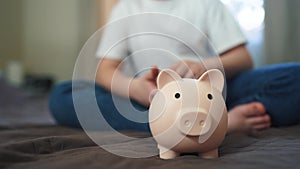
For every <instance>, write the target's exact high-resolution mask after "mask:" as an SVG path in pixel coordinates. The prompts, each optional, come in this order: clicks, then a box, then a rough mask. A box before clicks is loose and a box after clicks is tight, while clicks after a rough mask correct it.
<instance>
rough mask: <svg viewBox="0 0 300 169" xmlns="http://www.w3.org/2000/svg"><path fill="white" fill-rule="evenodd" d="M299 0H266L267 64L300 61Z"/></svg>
mask: <svg viewBox="0 0 300 169" xmlns="http://www.w3.org/2000/svg"><path fill="white" fill-rule="evenodd" d="M299 6H300V1H299V0H285V1H282V0H265V8H266V20H265V24H266V26H265V53H266V57H265V60H264V62H265V64H273V63H279V62H290V61H298V62H299V61H300V48H299V44H300V31H299V30H300V18H299V16H300V11H299V10H298V8H299Z"/></svg>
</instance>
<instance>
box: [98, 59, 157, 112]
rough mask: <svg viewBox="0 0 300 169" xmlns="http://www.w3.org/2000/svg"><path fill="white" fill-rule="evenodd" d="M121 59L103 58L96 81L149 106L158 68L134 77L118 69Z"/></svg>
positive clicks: (115, 92)
mask: <svg viewBox="0 0 300 169" xmlns="http://www.w3.org/2000/svg"><path fill="white" fill-rule="evenodd" d="M120 64H121V61H119V60H113V59H106V58H104V59H102V60H100V64H99V67H98V70H97V76H96V82H97V83H98V84H100V85H101V86H102V87H104V88H105V89H107V90H109V91H111V92H112V93H114V94H117V95H120V96H123V97H127V98H128V97H129V98H131V99H134V100H136V101H137V102H139V103H140V104H142V105H144V106H149V105H150V101H149V97H150V95H151V92H152V91H153V90H155V89H156V83H155V80H156V77H157V75H158V69H157V68H153V69H152V70H151V71H149V72H148V73H146V74H145V75H144V76H143V77H139V78H132V77H127V76H125V75H124V74H123V73H122V72H120V71H119V70H118V67H119V65H120Z"/></svg>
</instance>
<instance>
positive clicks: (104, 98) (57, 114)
mask: <svg viewBox="0 0 300 169" xmlns="http://www.w3.org/2000/svg"><path fill="white" fill-rule="evenodd" d="M72 83H73V91H72ZM94 94H95V96H96V103H97V105H96V106H99V110H100V111H98V110H95V109H90V107H91V105H90V104H92V103H91V102H90V100H92V99H94V98H91V97H92V96H93V95H94ZM73 96H75V97H76V98H77V99H76V101H79V102H80V104H81V107H82V108H83V111H85V110H86V117H84V120H87V121H88V122H89V121H91V123H106V122H107V123H108V124H109V125H110V126H111V127H112V128H114V129H115V130H135V131H146V132H149V131H150V129H149V124H148V110H147V108H145V107H143V106H141V105H139V104H138V103H136V102H132V104H130V106H128V104H127V103H128V99H125V98H121V97H118V96H114V95H111V93H110V92H108V91H106V90H105V89H103V88H102V87H100V86H99V85H95V84H93V83H91V82H86V81H76V82H65V83H62V84H59V85H57V86H56V87H55V88H54V89H53V90H52V92H51V95H50V103H49V107H50V110H51V113H52V115H53V117H54V118H55V120H56V121H57V123H58V124H60V125H65V126H69V127H77V128H81V125H80V123H79V120H78V117H82V114H80V115H79V116H78V114H76V111H75V107H74V102H73ZM87 97H88V98H87ZM112 98H114V100H113V99H112ZM81 99H82V102H81ZM115 102H116V103H117V105H118V106H125V107H116V106H115V104H114V103H115ZM129 103H130V102H129ZM82 104H84V105H82ZM131 105H133V106H134V107H135V108H134V109H133V110H135V111H132V106H131ZM92 106H94V105H92ZM128 107H130V108H128ZM91 110H92V111H93V112H90V111H91ZM138 110H140V111H138ZM96 111H97V112H96ZM119 111H121V113H120V112H119ZM93 113H102V115H103V117H104V119H105V121H102V119H100V120H99V119H92V117H93ZM135 113H136V114H135ZM128 117H129V118H130V117H134V118H135V119H134V118H133V121H132V120H129V119H127V118H128ZM134 120H136V121H138V122H134ZM139 121H142V122H145V123H141V122H139ZM99 126H101V124H99V125H97V127H96V128H97V129H99ZM104 128H105V127H104ZM104 128H103V130H106V129H104ZM100 129H101V127H100Z"/></svg>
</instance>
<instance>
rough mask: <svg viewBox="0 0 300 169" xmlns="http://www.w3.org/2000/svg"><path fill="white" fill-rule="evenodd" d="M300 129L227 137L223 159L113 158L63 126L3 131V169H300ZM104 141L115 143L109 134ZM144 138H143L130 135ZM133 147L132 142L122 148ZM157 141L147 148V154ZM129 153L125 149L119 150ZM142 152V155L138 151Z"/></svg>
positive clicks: (80, 133)
mask: <svg viewBox="0 0 300 169" xmlns="http://www.w3.org/2000/svg"><path fill="white" fill-rule="evenodd" d="M299 131H300V126H294V127H290V128H285V129H270V130H267V131H264V132H261V133H259V134H258V135H257V136H255V137H249V136H245V135H237V134H234V135H228V136H227V137H226V140H225V141H224V143H223V145H222V146H221V147H220V155H221V156H220V158H218V159H214V160H205V159H200V158H198V157H197V156H194V155H185V156H181V157H178V158H176V159H174V160H161V159H159V158H158V157H157V156H155V157H150V158H144V159H130V158H125V157H119V156H116V155H113V154H111V153H109V152H107V151H105V150H104V149H102V148H101V147H99V146H97V145H95V144H94V143H93V142H92V141H91V140H90V139H89V137H87V136H86V135H85V133H84V132H83V131H80V130H75V129H69V128H64V127H59V126H32V127H25V128H24V127H23V128H5V127H2V128H1V130H0V138H1V140H0V168H23V169H26V168H28V169H34V168H37V169H41V168H45V169H47V168H49V169H53V168H55V169H59V168H65V169H69V168H86V169H88V168H105V169H106V168H131V169H135V168H136V169H140V168H145V169H146V168H172V169H173V168H174V169H176V168H220V169H226V168H230V169H232V168H237V169H241V168H256V169H257V168H263V169H269V168H270V169H274V168H299V164H300V163H299V159H300V132H299ZM99 134H103V135H104V138H105V139H107V140H110V139H111V141H112V142H113V141H114V137H111V135H110V134H109V133H99ZM127 134H129V135H134V136H145V134H144V133H130V132H129V133H127ZM124 144H126V145H127V146H133V147H134V146H135V144H134V142H132V143H130V142H129V143H124ZM155 146H156V144H155V142H154V141H153V142H150V143H147V144H145V146H144V147H145V150H147V149H149V148H154V147H155ZM120 151H126V150H120ZM137 153H138V152H137Z"/></svg>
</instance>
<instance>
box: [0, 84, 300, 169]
mask: <svg viewBox="0 0 300 169" xmlns="http://www.w3.org/2000/svg"><path fill="white" fill-rule="evenodd" d="M0 82H1V81H0ZM0 93H1V95H0V169H2V168H8V169H14V168H16V169H17V168H18V169H20V168H22V169H35V168H36V169H48V168H49V169H76V168H78V169H81V168H82V169H96V168H97V169H101V168H104V169H108V168H124V169H125V168H126V169H127V168H128V169H141V168H143V169H147V168H151V169H152V168H154V169H155V168H157V169H179V168H180V169H181V168H182V169H187V168H199V169H201V168H204V169H210V168H212V169H218V168H220V169H227V168H228V169H235V168H236V169H248V168H249V169H250V168H253V169H276V168H282V169H290V168H291V169H297V168H300V125H298V126H291V127H287V128H271V129H269V130H266V131H263V132H260V133H257V134H256V135H255V136H246V135H241V134H231V135H227V136H226V139H225V141H224V142H223V144H222V145H221V146H220V149H219V153H220V158H218V159H213V160H205V159H201V158H198V157H197V156H195V155H192V154H190V155H184V156H180V157H178V158H176V159H173V160H161V159H159V158H158V157H157V156H153V157H149V158H138V159H132V158H126V157H120V156H117V155H114V154H112V153H110V152H107V151H106V150H104V149H103V148H101V147H100V146H98V145H96V144H95V143H94V142H93V141H92V140H91V139H90V138H89V137H88V136H87V135H86V134H85V132H84V131H82V130H79V129H71V128H67V127H62V126H57V125H55V124H54V123H53V119H51V116H50V114H49V112H48V110H47V97H45V96H42V97H32V96H30V97H28V96H27V95H24V93H22V92H19V91H17V90H15V89H13V88H9V87H8V86H3V85H2V86H1V83H0ZM299 113H300V112H299ZM96 134H98V135H101V136H102V137H101V138H103V139H104V140H105V142H106V143H107V144H110V145H113V144H114V143H115V141H116V138H115V137H114V136H113V135H112V134H111V133H107V132H97V133H96ZM124 134H126V135H128V136H132V137H137V138H140V137H147V136H149V134H148V133H136V132H130V131H127V132H125V133H124ZM116 144H118V146H120V147H128V148H129V149H131V151H132V150H134V149H135V146H136V142H135V141H134V140H132V141H130V140H129V141H126V142H124V143H121V144H120V143H116ZM141 147H142V149H143V151H144V152H147V151H151V150H153V149H156V144H155V141H154V140H150V141H148V142H144V143H143V145H142V146H141ZM119 151H120V152H121V153H128V152H126V151H130V150H127V149H120V150H119ZM131 153H132V152H131ZM133 153H136V154H138V153H141V152H139V151H136V152H133Z"/></svg>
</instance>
